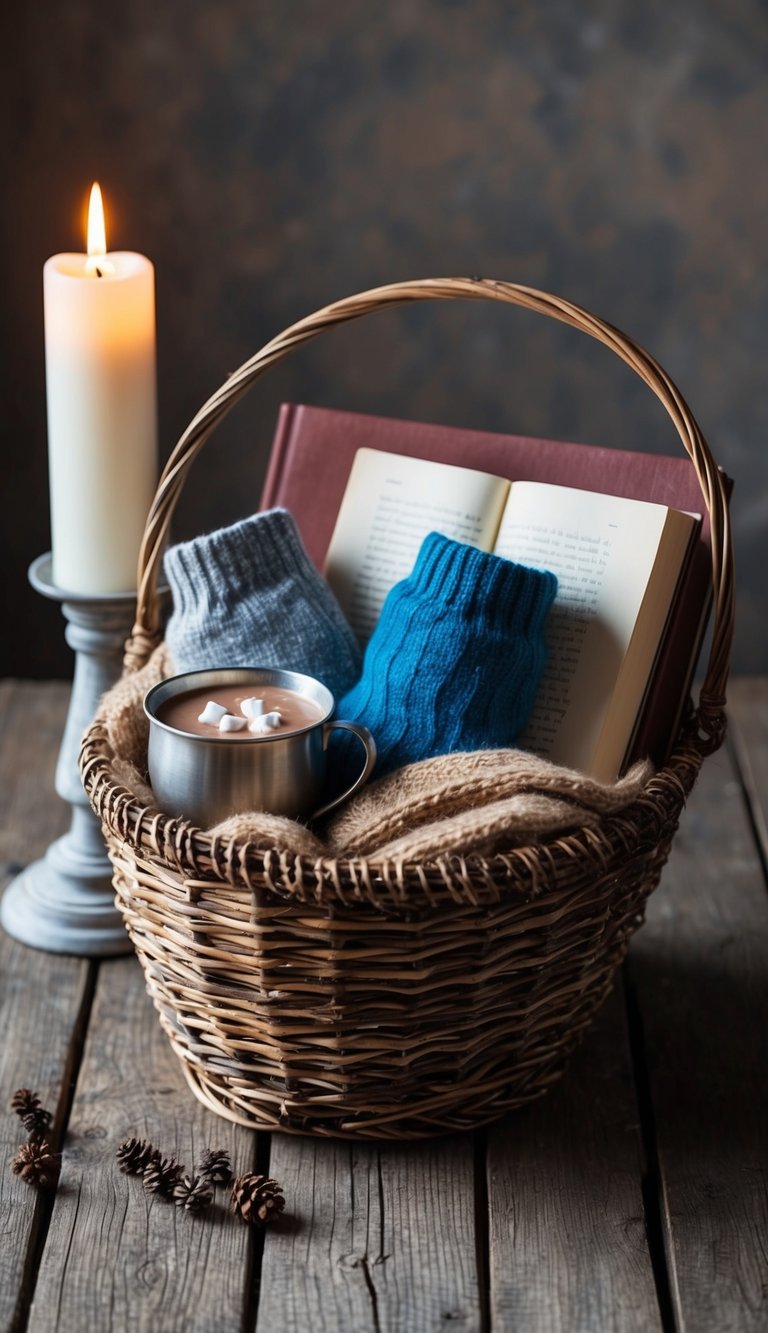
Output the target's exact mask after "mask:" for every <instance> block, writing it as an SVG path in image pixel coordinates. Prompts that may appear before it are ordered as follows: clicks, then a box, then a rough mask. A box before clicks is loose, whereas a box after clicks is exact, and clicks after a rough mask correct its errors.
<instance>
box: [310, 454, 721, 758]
mask: <svg viewBox="0 0 768 1333" xmlns="http://www.w3.org/2000/svg"><path fill="white" fill-rule="evenodd" d="M700 523H701V519H700V516H699V515H697V514H690V513H685V512H681V511H679V510H676V509H672V508H669V507H667V506H666V505H661V504H655V503H650V502H648V501H644V500H632V499H626V498H623V497H617V496H611V495H603V494H600V493H598V492H594V491H586V490H580V489H576V488H573V487H569V486H560V485H553V484H551V483H548V482H540V481H515V482H509V481H506V480H504V479H502V478H500V477H496V476H492V475H490V474H488V473H485V472H478V471H474V470H472V469H469V468H464V467H456V466H453V465H451V464H446V463H438V462H433V461H430V460H426V459H423V458H412V457H408V456H406V455H402V454H390V453H386V452H382V451H380V450H375V449H365V448H364V449H359V450H358V451H357V453H356V455H355V459H354V463H353V466H352V470H351V473H350V475H349V480H348V482H347V487H346V491H345V493H344V498H343V501H342V504H341V508H340V509H339V513H338V518H337V520H336V526H335V529H334V532H333V536H332V538H331V543H330V546H329V548H328V553H327V558H326V566H325V573H326V576H327V578H328V580H329V582H330V584H331V586H332V587H333V589H334V591H335V592H336V595H337V597H338V598H339V601H340V603H341V606H342V608H343V610H344V611H345V613H346V615H347V617H348V619H349V621H350V623H351V624H352V626H353V628H354V629H355V630H356V632H357V633H358V635H359V636H360V638H361V639H362V640H363V641H366V640H367V639H368V638H369V637H370V634H371V633H372V631H373V628H374V626H375V624H376V621H377V619H378V616H379V612H380V610H381V607H382V604H383V602H384V598H385V597H386V595H387V592H388V591H389V589H390V588H391V587H392V585H393V584H394V583H396V582H397V581H398V580H399V579H401V578H404V577H405V576H406V575H407V574H409V573H410V571H411V568H412V567H413V563H414V560H415V558H416V555H417V552H418V549H419V546H420V545H421V542H422V540H423V538H424V537H425V536H426V534H427V533H428V532H430V531H433V530H436V531H439V532H442V533H445V535H446V536H449V537H455V538H456V539H457V540H458V541H463V542H469V543H471V544H472V545H475V546H478V547H481V548H482V549H483V550H486V551H494V552H495V553H496V554H497V555H501V556H504V557H506V558H507V559H511V560H516V561H518V562H519V563H521V564H527V565H533V566H536V567H538V568H544V569H550V570H552V571H553V573H555V574H556V575H557V578H558V594H557V598H556V601H555V604H554V607H553V608H552V611H551V613H550V617H549V624H548V641H549V662H548V667H547V670H546V672H545V675H544V679H543V681H542V684H541V687H540V689H539V693H538V696H537V700H536V704H535V707H534V711H533V714H532V716H531V719H530V722H529V724H528V726H527V728H526V731H525V733H524V734H523V735H522V736H521V737H519V738H518V742H517V743H518V744H520V745H522V746H523V747H524V748H528V749H531V750H533V751H535V752H536V753H538V754H541V755H544V756H545V757H547V758H550V759H552V760H553V761H554V762H556V763H562V764H567V765H568V766H570V767H573V768H576V769H579V770H581V771H582V772H585V773H589V774H590V775H591V776H593V777H595V778H597V779H599V780H602V781H610V780H612V779H613V778H615V777H616V776H617V774H618V773H619V771H620V770H621V767H622V765H623V763H624V761H625V760H626V758H627V756H628V754H629V753H630V749H631V743H632V739H633V735H634V733H635V730H636V728H637V725H638V721H639V719H640V717H641V713H642V707H643V701H644V699H645V697H646V693H647V691H648V689H649V685H650V682H651V681H652V678H653V673H654V666H655V664H656V662H657V660H658V657H659V653H660V649H661V647H662V644H663V642H664V638H665V632H666V630H667V627H668V625H669V623H670V619H671V615H672V611H673V607H674V604H675V597H676V592H677V589H678V587H679V585H680V582H681V576H682V575H683V572H684V570H685V568H686V565H687V562H688V561H689V559H690V558H691V553H692V551H693V548H694V545H695V539H696V535H697V532H698V529H699V527H700Z"/></svg>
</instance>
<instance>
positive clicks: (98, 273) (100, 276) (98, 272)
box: [95, 265, 104, 278]
mask: <svg viewBox="0 0 768 1333" xmlns="http://www.w3.org/2000/svg"><path fill="white" fill-rule="evenodd" d="M95 267H96V277H97V278H103V277H104V274H103V273H102V271H101V269H100V268H99V267H98V265H96V266H95Z"/></svg>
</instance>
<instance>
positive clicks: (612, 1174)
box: [488, 984, 661, 1333]
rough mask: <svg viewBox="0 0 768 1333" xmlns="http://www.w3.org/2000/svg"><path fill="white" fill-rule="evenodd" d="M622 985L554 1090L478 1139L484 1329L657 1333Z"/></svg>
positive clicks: (540, 1332)
mask: <svg viewBox="0 0 768 1333" xmlns="http://www.w3.org/2000/svg"><path fill="white" fill-rule="evenodd" d="M641 1176H642V1154H641V1145H640V1132H639V1123H638V1110H637V1105H636V1101H635V1095H634V1085H633V1078H632V1064H631V1056H630V1051H629V1042H628V1036H627V1030H626V1021H625V1016H624V1008H623V999H622V991H621V985H620V984H619V986H618V987H617V988H616V989H614V991H613V993H612V994H611V996H610V997H609V999H608V1001H607V1002H606V1004H605V1006H604V1007H603V1008H602V1010H601V1011H600V1012H599V1014H598V1015H597V1017H596V1019H595V1022H594V1024H593V1026H592V1028H591V1029H590V1031H589V1032H588V1034H587V1036H586V1038H585V1040H584V1044H583V1046H582V1047H581V1048H580V1049H579V1050H578V1051H577V1052H576V1053H575V1055H574V1056H573V1059H572V1063H571V1065H570V1068H569V1069H568V1071H567V1073H566V1075H565V1077H564V1079H563V1081H562V1083H560V1084H559V1085H558V1086H556V1087H555V1088H553V1089H552V1091H551V1092H550V1093H548V1094H547V1096H546V1097H545V1098H544V1099H543V1100H542V1101H540V1102H537V1103H536V1104H534V1105H533V1106H531V1107H529V1108H526V1109H525V1110H522V1111H519V1112H517V1114H515V1115H513V1116H510V1117H508V1118H507V1119H506V1120H505V1121H503V1122H501V1123H500V1124H499V1125H496V1126H494V1127H492V1129H491V1130H490V1131H489V1144H488V1197H489V1214H490V1297H491V1326H492V1327H493V1328H501V1329H507V1328H508V1329H525V1333H555V1331H557V1333H561V1331H563V1333H564V1331H565V1330H567V1331H568V1333H577V1330H578V1333H582V1331H584V1333H586V1330H590V1333H609V1330H614V1329H615V1330H616V1331H617V1333H619V1331H620V1333H635V1331H636V1333H652V1330H654V1329H660V1328H661V1320H660V1315H659V1309H658V1302H657V1298H656V1290H655V1284H654V1277H653V1269H652V1264H651V1260H650V1256H649V1251H648V1246H647V1243H646V1235H645V1221H644V1212H643V1198H642V1188H641Z"/></svg>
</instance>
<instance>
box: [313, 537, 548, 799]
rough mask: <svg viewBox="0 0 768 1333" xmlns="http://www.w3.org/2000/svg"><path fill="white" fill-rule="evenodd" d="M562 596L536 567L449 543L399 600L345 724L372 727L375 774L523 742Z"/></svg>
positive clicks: (428, 557)
mask: <svg viewBox="0 0 768 1333" xmlns="http://www.w3.org/2000/svg"><path fill="white" fill-rule="evenodd" d="M556 591H557V579H556V578H555V576H554V574H551V573H549V572H548V571H547V570H538V569H528V568H526V567H525V566H523V565H517V564H515V563H514V562H513V561H511V560H504V559H502V558H501V557H500V556H496V555H489V554H487V553H486V552H485V551H479V550H477V549H476V548H475V547H474V546H465V545H463V544H462V543H461V542H456V541H453V540H452V539H451V538H449V537H444V536H442V535H441V534H440V533H437V532H433V533H430V535H429V536H428V537H426V538H425V539H424V542H423V543H422V546H421V549H420V551H419V554H418V557H417V559H416V563H415V565H414V567H413V571H412V573H411V574H410V575H409V577H408V578H406V579H403V581H402V582H401V583H397V584H395V586H394V587H393V588H392V589H391V590H390V592H389V594H388V596H387V599H386V601H385V603H384V606H383V607H382V611H381V617H380V619H379V623H378V625H377V626H376V629H375V630H374V632H373V635H372V637H371V639H370V641H369V643H368V647H367V649H366V653H365V658H364V661H363V674H362V677H361V679H360V680H359V681H358V683H357V684H356V685H355V686H354V687H353V688H352V689H351V690H350V691H349V693H347V694H346V695H344V696H343V698H342V699H341V700H340V701H339V704H338V708H337V714H338V716H339V717H343V718H347V719H349V720H352V721H359V722H363V723H365V725H366V726H367V727H369V728H370V730H371V731H372V732H373V735H374V739H375V741H376V745H377V748H378V753H379V761H378V764H377V767H376V776H381V775H382V774H383V773H387V772H389V771H390V770H391V769H393V768H399V767H400V766H401V765H403V764H410V763H413V762H415V761H416V760H419V759H426V758H429V757H430V756H432V755H437V754H448V753H450V752H451V751H455V750H478V749H485V748H497V747H503V746H507V745H511V744H513V742H514V740H515V738H516V737H517V735H518V734H519V733H520V731H521V730H522V729H523V727H524V725H525V723H526V722H527V720H528V715H529V713H530V711H531V708H532V706H533V701H534V698H535V695H536V690H537V687H538V684H539V680H540V678H541V673H542V671H543V668H544V658H545V647H544V638H543V634H542V630H543V625H544V621H545V618H546V615H547V612H548V610H549V608H550V606H551V604H552V601H553V599H554V596H555V593H556Z"/></svg>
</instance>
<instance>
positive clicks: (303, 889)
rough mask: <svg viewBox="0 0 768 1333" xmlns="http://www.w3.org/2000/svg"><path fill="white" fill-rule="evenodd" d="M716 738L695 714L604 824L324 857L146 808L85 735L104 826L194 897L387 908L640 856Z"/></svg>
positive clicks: (109, 753) (86, 775)
mask: <svg viewBox="0 0 768 1333" xmlns="http://www.w3.org/2000/svg"><path fill="white" fill-rule="evenodd" d="M708 750H709V744H708V743H704V742H702V740H701V738H700V737H699V736H697V734H696V731H695V726H694V723H693V720H692V722H691V724H690V725H689V726H688V727H686V728H684V730H683V731H682V732H681V735H680V737H679V739H678V743H677V746H676V747H675V749H674V751H673V753H672V755H671V756H670V758H669V760H668V762H667V763H666V764H665V765H664V767H663V768H660V769H658V770H656V771H655V772H653V773H651V775H650V776H649V778H648V779H647V781H646V783H645V786H644V788H643V790H642V792H641V793H640V795H639V796H638V797H637V798H636V799H635V800H633V801H632V802H631V803H630V804H628V805H627V806H625V807H623V808H622V809H621V810H618V811H615V812H613V813H612V814H609V815H604V816H602V818H601V820H600V823H599V825H598V826H597V827H592V826H588V825H581V826H579V827H577V828H575V829H571V830H569V831H568V832H567V833H564V834H561V835H557V834H554V835H552V836H551V837H549V838H544V839H541V840H540V841H537V842H536V843H530V844H527V845H517V846H510V847H509V848H508V849H506V850H504V851H501V852H497V853H495V854H494V855H493V856H484V855H482V854H479V853H470V854H468V855H466V856H459V855H455V854H452V855H450V856H447V857H440V858H436V859H435V860H433V861H423V862H422V861H406V860H401V861H394V860H385V859H377V858H376V857H375V856H355V857H332V856H328V857H318V858H312V857H309V856H307V855H303V854H301V853H299V852H285V851H283V852H280V851H278V850H276V849H275V848H268V847H267V848H265V847H261V846H259V845H258V844H257V843H256V842H254V841H253V840H252V839H249V838H248V837H247V836H245V835H242V834H241V835H234V836H230V837H228V838H225V837H221V836H219V835H214V834H211V833H210V832H209V831H207V830H205V829H201V828H198V827H197V826H196V825H195V824H193V823H191V822H190V821H189V820H185V819H182V818H180V817H175V816H172V815H166V814H164V813H163V812H162V811H161V810H158V809H157V808H156V807H151V806H146V805H143V804H142V803H141V801H140V800H139V798H138V797H137V796H136V795H135V794H134V793H133V792H131V791H130V789H129V788H128V787H126V786H125V785H124V784H123V783H122V782H120V781H116V780H114V778H113V777H112V762H113V761H114V759H115V758H116V756H115V754H114V751H113V750H112V748H111V746H110V743H109V739H108V735H107V729H106V726H105V725H104V722H103V720H102V719H101V718H100V717H99V716H97V718H96V719H95V720H94V723H93V724H92V725H91V727H90V728H89V729H88V731H87V732H86V734H85V737H84V740H83V745H82V749H81V752H80V771H81V777H82V781H83V786H84V788H85V791H86V793H87V795H88V798H89V800H90V802H91V804H92V806H93V808H94V810H95V811H96V813H97V814H98V815H99V817H100V818H101V820H102V823H103V825H104V828H105V830H106V831H108V833H109V834H111V835H112V837H114V838H115V839H116V840H117V842H118V843H119V844H121V845H123V846H125V845H126V844H127V846H128V847H129V848H130V849H131V852H132V853H133V854H134V855H136V856H139V857H140V858H141V859H142V860H148V861H151V860H157V861H160V862H162V864H163V866H164V867H166V868H167V869H170V870H172V871H175V872H177V873H179V874H180V875H181V876H182V878H183V880H184V883H185V885H186V889H187V895H188V897H190V898H192V897H194V898H196V897H199V896H200V895H201V894H202V893H210V892H211V891H214V890H215V889H216V888H229V889H236V890H239V891H242V890H244V889H245V890H249V891H251V892H253V891H254V890H255V889H259V888H267V889H268V890H271V891H272V892H274V893H277V894H279V895H281V896H283V897H286V898H295V899H298V900H300V901H305V900H310V899H311V900H313V901H318V900H322V901H333V900H336V901H339V902H341V903H349V902H350V901H352V900H355V899H361V900H365V901H367V902H374V903H378V904H379V905H380V906H387V905H398V906H403V904H404V903H408V904H410V905H413V904H414V903H415V902H416V900H417V899H426V900H431V899H432V898H433V897H434V895H435V893H436V892H437V893H438V894H439V895H440V896H441V897H442V896H443V895H445V894H447V895H448V896H449V897H450V898H451V899H453V900H454V901H456V902H470V903H480V902H482V901H498V898H499V895H500V892H501V888H500V885H502V884H504V883H507V884H508V885H513V883H514V881H515V878H516V877H518V878H520V879H521V880H524V881H525V882H526V883H527V886H528V889H527V891H528V892H530V894H531V895H532V896H540V895H541V893H542V892H543V887H544V882H545V880H546V878H547V871H546V870H545V869H544V868H543V867H544V866H545V863H549V864H550V865H551V864H554V862H555V861H557V860H558V859H563V861H564V862H572V861H573V860H574V859H576V860H578V859H579V858H582V857H583V858H588V859H590V861H591V862H593V863H594V864H595V866H596V867H598V866H599V867H601V868H602V869H603V871H604V870H605V868H606V865H607V863H608V861H609V859H610V858H611V857H612V856H614V855H615V854H616V852H617V851H618V849H619V848H620V849H621V851H622V854H623V855H627V856H631V855H633V854H634V853H635V852H636V851H637V850H638V849H639V848H640V847H641V846H646V845H647V843H648V840H649V838H651V839H653V837H654V830H655V829H656V828H657V827H658V825H659V823H660V821H663V820H665V819H668V818H669V815H670V811H672V813H673V814H674V816H675V818H676V817H677V815H679V812H680V810H681V809H682V807H683V805H684V803H685V800H686V798H687V796H688V794H689V793H690V791H691V789H692V787H693V785H694V782H695V780H696V777H697V775H698V772H699V769H700V767H701V764H702V762H703V760H704V758H705V755H706V753H707V752H708Z"/></svg>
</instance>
